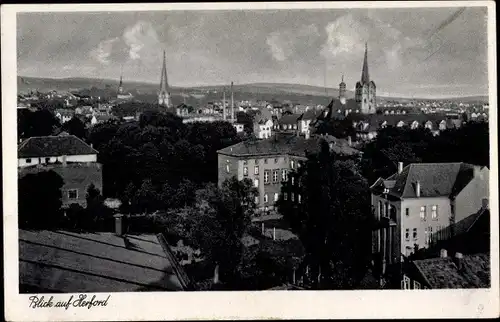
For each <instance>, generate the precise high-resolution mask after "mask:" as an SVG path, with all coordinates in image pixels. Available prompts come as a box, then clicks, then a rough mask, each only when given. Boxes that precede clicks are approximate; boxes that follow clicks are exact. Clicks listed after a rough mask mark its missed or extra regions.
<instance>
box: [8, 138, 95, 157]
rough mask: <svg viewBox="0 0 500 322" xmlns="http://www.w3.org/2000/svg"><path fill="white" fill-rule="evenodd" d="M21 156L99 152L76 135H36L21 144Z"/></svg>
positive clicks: (19, 155) (19, 154) (19, 149)
mask: <svg viewBox="0 0 500 322" xmlns="http://www.w3.org/2000/svg"><path fill="white" fill-rule="evenodd" d="M17 152H18V157H19V158H32V157H35V158H39V157H50V156H62V155H85V154H97V153H98V152H97V151H96V150H95V149H93V148H92V147H91V146H90V145H88V144H87V143H85V142H84V141H83V140H81V139H80V138H78V137H76V136H74V135H58V136H35V137H31V138H28V139H26V140H25V141H23V142H21V144H19V147H18V149H17Z"/></svg>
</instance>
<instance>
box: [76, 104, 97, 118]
mask: <svg viewBox="0 0 500 322" xmlns="http://www.w3.org/2000/svg"><path fill="white" fill-rule="evenodd" d="M93 112H94V108H93V107H92V106H90V105H87V106H79V107H77V108H75V114H78V115H83V116H85V117H92V115H93Z"/></svg>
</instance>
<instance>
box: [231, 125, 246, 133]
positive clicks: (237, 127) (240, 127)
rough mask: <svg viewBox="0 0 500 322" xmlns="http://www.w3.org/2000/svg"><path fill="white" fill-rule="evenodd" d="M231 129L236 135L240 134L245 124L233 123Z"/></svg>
mask: <svg viewBox="0 0 500 322" xmlns="http://www.w3.org/2000/svg"><path fill="white" fill-rule="evenodd" d="M233 127H234V129H235V130H236V133H242V132H243V131H244V130H245V124H242V123H233Z"/></svg>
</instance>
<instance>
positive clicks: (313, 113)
mask: <svg viewBox="0 0 500 322" xmlns="http://www.w3.org/2000/svg"><path fill="white" fill-rule="evenodd" d="M321 113H322V111H320V110H317V109H309V110H307V111H305V112H304V113H303V114H302V115H301V116H300V117H299V118H298V119H299V120H315V119H316V118H317V117H318V116H319V115H320V114H321Z"/></svg>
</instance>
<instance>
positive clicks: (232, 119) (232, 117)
mask: <svg viewBox="0 0 500 322" xmlns="http://www.w3.org/2000/svg"><path fill="white" fill-rule="evenodd" d="M231 122H234V92H233V82H231Z"/></svg>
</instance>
